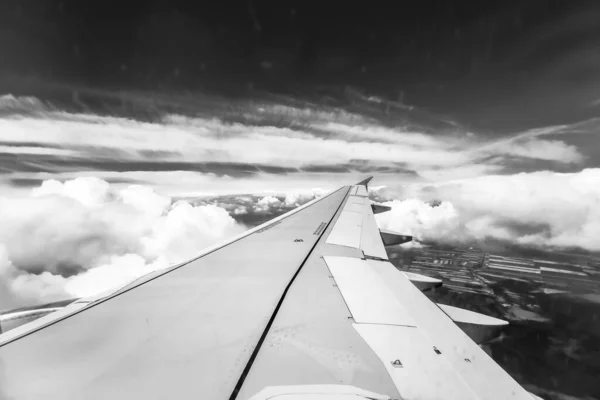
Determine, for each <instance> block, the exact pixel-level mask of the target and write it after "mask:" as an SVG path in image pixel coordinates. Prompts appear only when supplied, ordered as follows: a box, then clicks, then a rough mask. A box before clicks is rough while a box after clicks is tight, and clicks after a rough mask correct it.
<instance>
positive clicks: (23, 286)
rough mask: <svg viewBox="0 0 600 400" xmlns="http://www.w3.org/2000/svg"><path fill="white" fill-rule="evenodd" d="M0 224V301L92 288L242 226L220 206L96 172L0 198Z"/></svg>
mask: <svg viewBox="0 0 600 400" xmlns="http://www.w3.org/2000/svg"><path fill="white" fill-rule="evenodd" d="M0 226H1V227H2V229H0V281H3V285H0V291H3V292H4V293H0V301H5V302H8V301H9V299H8V297H9V296H8V295H7V293H8V294H11V295H12V296H13V301H12V302H13V303H14V302H15V301H14V297H17V298H18V299H17V300H18V301H17V302H21V303H27V302H31V301H34V300H35V301H49V300H53V299H56V298H64V297H65V296H88V295H92V294H94V293H97V292H101V291H104V290H107V289H110V288H111V287H115V286H119V285H122V284H125V283H127V282H128V281H130V280H131V279H133V278H135V277H137V276H140V275H141V274H144V273H147V272H150V271H153V270H155V269H157V268H164V267H166V266H168V265H170V264H173V263H177V262H181V261H185V260H186V259H189V258H191V257H193V256H195V255H197V254H199V253H200V251H201V250H202V249H203V248H205V247H207V246H209V245H211V244H214V243H216V242H218V241H221V240H222V239H223V238H226V237H229V236H231V235H234V234H237V233H239V232H241V231H242V230H243V229H244V227H242V226H241V225H239V224H237V223H236V222H235V220H233V218H231V217H230V216H229V214H228V213H227V211H225V210H224V209H222V208H220V207H217V206H214V205H203V206H193V205H191V204H189V203H187V202H185V201H178V202H175V203H174V204H172V201H171V199H170V198H169V197H165V196H162V195H160V194H158V193H156V192H154V191H153V190H152V189H151V188H148V187H142V186H135V185H134V186H129V187H126V188H123V189H120V190H118V189H115V188H112V187H111V186H110V185H109V184H108V183H107V182H105V181H102V180H100V179H96V178H78V179H75V180H72V181H67V182H64V183H61V182H58V181H46V182H44V183H43V184H42V185H41V186H40V187H39V188H36V189H34V190H33V191H32V193H31V194H30V195H29V196H26V197H22V198H0ZM3 298H4V300H3ZM0 308H4V307H2V306H1V305H0Z"/></svg>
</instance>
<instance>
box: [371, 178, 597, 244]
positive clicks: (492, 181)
mask: <svg viewBox="0 0 600 400" xmlns="http://www.w3.org/2000/svg"><path fill="white" fill-rule="evenodd" d="M396 195H399V194H396ZM386 196H388V197H389V196H395V195H394V194H392V193H387V194H386ZM402 196H403V197H406V198H409V199H410V200H405V201H392V202H388V203H385V204H387V205H390V206H391V207H392V208H393V209H392V211H391V212H389V213H384V214H381V215H378V219H379V220H380V221H381V224H382V226H384V227H389V228H390V229H394V230H398V231H400V232H404V233H410V234H414V235H416V236H417V237H419V238H420V239H422V240H439V239H443V238H445V239H446V240H449V241H452V240H456V239H463V238H475V239H485V238H495V239H501V240H506V241H509V242H512V243H517V244H523V245H536V246H553V247H580V248H583V249H586V250H590V251H600V241H599V240H598V237H600V169H585V170H582V171H580V172H577V173H555V172H550V171H541V172H534V173H520V174H516V175H506V176H500V175H497V176H484V177H477V178H472V179H463V180H457V181H452V182H446V183H438V184H430V185H427V186H426V187H423V186H422V185H419V186H412V187H407V188H404V191H403V193H402ZM434 199H436V200H443V201H442V203H441V204H440V205H438V206H435V207H434V206H431V205H429V204H428V203H426V201H431V200H434Z"/></svg>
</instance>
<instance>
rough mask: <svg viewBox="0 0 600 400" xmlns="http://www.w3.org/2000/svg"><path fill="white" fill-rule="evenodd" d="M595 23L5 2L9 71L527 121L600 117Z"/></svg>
mask: <svg viewBox="0 0 600 400" xmlns="http://www.w3.org/2000/svg"><path fill="white" fill-rule="evenodd" d="M597 21H600V3H598V2H595V1H568V0H565V1H560V0H545V1H542V0H522V1H521V0H505V1H493V2H489V1H466V0H465V1H452V0H424V1H389V2H377V1H366V2H365V1H362V2H356V1H306V0H304V1H286V0H279V1H259V0H252V1H232V0H225V1H194V2H192V1H185V2H184V1H163V0H154V1H153V0H143V1H125V0H120V1H113V0H104V1H81V0H63V1H58V0H36V1H16V0H4V1H2V3H1V5H0V71H1V72H2V75H3V77H5V79H4V80H3V82H4V83H5V82H6V81H7V80H9V81H14V76H15V75H18V76H24V75H33V76H36V77H41V78H43V79H44V80H48V81H61V82H68V83H78V84H85V85H91V86H94V87H98V86H100V87H111V88H121V89H127V88H133V87H144V88H149V89H152V90H166V89H169V90H173V89H176V90H184V89H188V88H191V89H198V88H200V89H205V90H216V91H224V92H225V91H227V92H229V93H237V94H239V93H243V91H244V90H247V88H248V87H253V88H264V89H267V90H270V91H280V92H289V91H293V92H295V93H299V92H301V93H302V92H306V93H308V92H311V91H312V92H314V93H316V92H318V91H319V90H321V91H322V90H323V88H339V87H344V86H345V85H350V86H352V87H355V88H358V89H360V90H363V91H365V92H366V93H368V94H376V95H379V96H383V97H385V98H388V99H394V100H397V99H401V100H402V101H404V102H407V103H409V104H412V105H416V106H419V107H423V108H425V109H427V110H429V111H432V112H436V113H440V114H445V115H449V116H451V117H453V118H456V119H457V120H459V121H461V122H462V123H466V124H471V125H473V126H478V127H482V128H486V129H516V128H523V127H532V126H539V125H545V124H552V123H560V122H568V121H569V122H572V121H576V120H579V119H583V118H587V117H589V116H593V115H596V114H598V111H599V107H600V105H594V101H596V100H597V99H599V98H600V24H599V23H598V22H597ZM6 76H8V77H9V78H6ZM0 89H1V88H0ZM599 104H600V102H599Z"/></svg>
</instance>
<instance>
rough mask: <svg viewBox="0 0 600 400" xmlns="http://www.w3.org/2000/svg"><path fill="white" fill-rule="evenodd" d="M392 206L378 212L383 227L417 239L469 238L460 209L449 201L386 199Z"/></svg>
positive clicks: (453, 240) (455, 240) (448, 240)
mask: <svg viewBox="0 0 600 400" xmlns="http://www.w3.org/2000/svg"><path fill="white" fill-rule="evenodd" d="M383 204H384V205H386V206H389V207H391V208H392V209H391V210H390V211H388V212H387V213H383V214H377V216H376V219H377V221H378V224H379V227H380V228H384V229H391V230H393V231H396V232H398V233H402V234H404V235H411V236H413V238H414V239H416V240H417V241H436V242H457V241H460V240H463V239H465V233H464V232H463V227H462V225H461V220H460V217H459V213H458V211H457V210H456V208H455V207H454V206H453V205H452V203H449V202H442V203H441V204H439V205H437V206H432V205H430V204H428V203H426V202H424V201H422V200H418V199H407V200H403V201H400V200H394V201H390V202H385V203H383Z"/></svg>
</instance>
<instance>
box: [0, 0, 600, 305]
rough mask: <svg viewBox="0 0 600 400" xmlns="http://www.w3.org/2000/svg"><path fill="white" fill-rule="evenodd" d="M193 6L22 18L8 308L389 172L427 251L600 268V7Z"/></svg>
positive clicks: (15, 81)
mask: <svg viewBox="0 0 600 400" xmlns="http://www.w3.org/2000/svg"><path fill="white" fill-rule="evenodd" d="M176 3H177V2H161V1H154V2H148V1H144V2H141V1H140V2H111V1H105V2H96V3H90V2H85V3H83V2H79V1H62V2H59V1H52V0H46V1H39V2H18V1H6V2H3V3H2V5H1V6H0V8H1V10H0V23H1V26H2V30H1V31H0V44H1V46H0V73H1V75H0V77H1V79H0V89H1V90H0V93H1V94H0V190H1V192H0V275H1V276H2V278H3V279H2V280H1V281H0V309H5V308H10V307H13V306H19V305H24V304H32V303H39V302H43V301H51V300H56V299H62V298H68V297H79V296H86V295H91V294H94V293H97V292H99V291H102V290H106V289H109V288H111V287H114V286H115V285H119V284H122V283H124V282H127V281H128V280H131V279H134V278H135V277H137V276H139V275H141V274H143V273H146V272H148V271H151V270H153V269H158V268H164V267H165V266H168V265H170V264H173V263H176V262H180V261H183V260H185V259H187V258H189V257H192V256H193V255H195V254H198V252H200V251H201V250H202V248H204V247H206V246H209V245H211V244H214V243H217V242H220V241H223V240H225V239H226V238H228V237H231V236H232V235H236V234H238V233H240V232H242V231H243V230H245V229H247V228H248V227H250V226H253V225H256V224H258V223H260V222H263V221H265V220H266V219H268V218H270V217H272V216H275V215H278V214H280V213H282V212H285V211H287V210H290V209H292V208H293V207H295V206H297V205H300V204H303V203H305V202H307V201H309V200H311V199H313V198H315V197H318V196H321V195H323V193H326V192H327V191H330V190H333V189H336V188H337V187H339V186H341V185H345V184H352V183H356V182H358V181H360V180H362V179H363V178H364V177H366V176H369V175H374V176H375V180H374V181H373V183H372V187H371V195H372V198H373V199H374V200H377V201H381V202H386V204H388V205H391V206H392V208H393V210H392V211H391V212H390V213H387V214H383V215H381V216H378V220H379V223H380V226H383V227H388V228H391V229H394V230H397V231H399V232H402V233H405V234H412V235H414V236H415V238H416V240H417V242H432V241H435V242H449V243H453V242H461V243H484V242H486V241H489V240H493V241H499V242H502V243H506V244H508V245H517V246H525V247H535V248H543V249H555V250H564V249H568V250H569V251H575V252H584V253H586V252H591V253H596V252H600V241H598V240H597V238H598V237H599V236H600V207H599V206H600V185H598V183H599V182H600V165H599V164H600V144H599V143H600V141H599V140H598V127H599V126H600V119H598V117H599V116H600V115H599V113H600V108H599V107H600V75H599V74H600V68H598V67H599V66H600V36H599V33H600V32H598V29H599V28H598V24H597V23H596V21H598V20H600V8H599V7H598V6H597V5H596V3H595V2H567V1H507V2H502V3H498V4H497V5H496V6H485V5H482V4H480V2H452V1H425V2H419V3H417V2H402V3H398V4H396V5H395V7H394V8H391V6H387V5H386V6H383V5H382V4H381V5H377V4H372V5H371V4H369V5H367V4H360V5H351V4H346V3H341V2H339V3H337V2H328V3H327V5H325V6H323V5H322V4H318V3H316V2H315V3H312V2H252V1H251V2H223V3H221V2H219V5H216V4H211V5H204V6H200V5H194V6H190V5H188V4H184V3H183V2H182V3H180V4H176ZM84 4H85V5H84ZM417 245H418V244H417Z"/></svg>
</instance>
